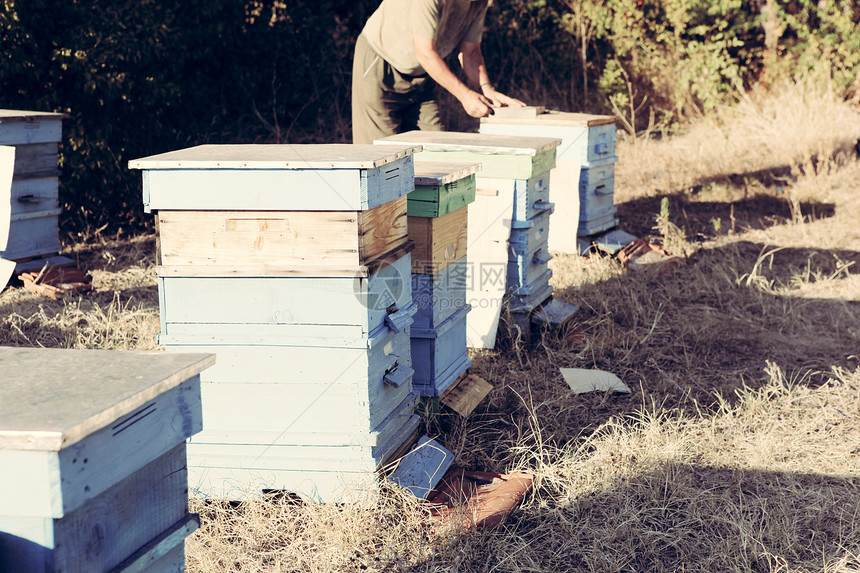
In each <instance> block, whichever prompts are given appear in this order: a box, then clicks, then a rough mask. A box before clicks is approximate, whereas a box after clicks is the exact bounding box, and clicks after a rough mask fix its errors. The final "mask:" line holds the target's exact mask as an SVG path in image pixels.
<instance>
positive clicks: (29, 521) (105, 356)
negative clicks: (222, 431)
mask: <svg viewBox="0 0 860 573" xmlns="http://www.w3.org/2000/svg"><path fill="white" fill-rule="evenodd" d="M213 362H214V356H212V355H200V354H197V355H187V354H164V353H154V352H122V351H98V350H60V349H42V348H39V349H31V348H0V366H2V369H3V384H2V385H0V570H2V571H27V572H28V573H40V572H45V573H48V572H53V571H88V572H89V571H92V572H99V571H138V570H141V565H143V564H148V565H149V566H150V567H151V569H148V570H153V571H168V570H169V571H183V570H184V566H185V557H184V543H183V540H184V538H185V537H186V536H187V535H188V534H189V533H190V532H191V531H193V530H194V529H196V527H197V523H198V522H197V518H196V516H194V515H191V514H189V513H188V484H187V475H186V455H185V440H186V439H187V438H189V437H190V436H191V435H192V434H194V433H196V432H198V431H200V429H201V426H202V415H201V405H200V380H199V373H200V371H201V370H203V369H204V368H206V367H207V366H209V365H211V364H212V363H213Z"/></svg>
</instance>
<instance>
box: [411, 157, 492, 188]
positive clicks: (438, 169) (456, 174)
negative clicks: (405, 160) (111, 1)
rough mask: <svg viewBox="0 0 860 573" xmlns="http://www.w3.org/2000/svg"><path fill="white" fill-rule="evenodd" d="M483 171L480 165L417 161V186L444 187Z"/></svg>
mask: <svg viewBox="0 0 860 573" xmlns="http://www.w3.org/2000/svg"><path fill="white" fill-rule="evenodd" d="M480 170H481V164H480V163H447V162H443V161H419V160H417V159H416V161H415V184H416V185H442V184H445V183H451V182H452V181H457V180H458V179H463V178H465V177H468V176H469V175H472V174H473V173H477V172H478V171H480Z"/></svg>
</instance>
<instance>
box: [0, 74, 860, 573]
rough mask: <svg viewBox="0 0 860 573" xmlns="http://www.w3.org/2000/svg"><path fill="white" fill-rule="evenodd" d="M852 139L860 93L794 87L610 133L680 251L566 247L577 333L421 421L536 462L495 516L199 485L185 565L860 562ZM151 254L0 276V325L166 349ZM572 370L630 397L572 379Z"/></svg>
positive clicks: (652, 230) (12, 332)
mask: <svg viewBox="0 0 860 573" xmlns="http://www.w3.org/2000/svg"><path fill="white" fill-rule="evenodd" d="M858 136H860V116H858V113H857V111H856V110H854V109H851V108H850V107H849V106H847V105H845V104H842V103H840V102H839V101H838V99H837V98H835V97H833V94H830V93H829V92H828V91H827V90H826V89H819V88H815V87H810V86H788V87H786V88H784V89H783V90H782V91H780V92H777V93H776V95H770V96H768V97H765V96H763V95H757V96H749V97H748V98H745V99H744V100H743V101H742V102H741V103H740V104H739V106H738V107H736V108H732V109H727V110H724V111H723V112H722V113H721V114H720V115H719V116H718V117H716V118H711V119H709V120H707V121H703V122H702V123H701V124H700V125H697V126H693V127H692V128H691V129H690V130H689V131H688V132H687V133H685V134H683V135H676V136H673V137H666V138H664V139H662V140H660V141H650V142H643V141H639V142H636V143H634V142H631V141H627V142H623V143H622V144H621V145H620V146H619V150H618V154H619V156H620V157H621V162H620V163H619V165H618V171H617V180H616V191H617V193H618V201H619V212H620V219H621V221H622V226H623V227H624V228H626V229H627V230H628V231H631V232H633V233H635V234H637V235H639V236H643V237H649V238H651V239H652V240H653V241H655V242H658V243H660V244H662V245H663V246H664V247H665V248H667V249H668V250H669V251H670V252H672V253H673V254H678V255H681V256H684V257H685V264H684V266H683V267H682V268H680V269H678V270H674V271H672V272H669V273H664V274H658V273H655V272H647V271H646V272H641V273H625V272H623V271H622V269H621V268H620V267H619V265H618V264H617V263H616V262H615V261H613V260H612V259H608V258H591V259H581V258H579V257H573V256H559V257H557V258H556V259H555V260H554V261H552V263H551V264H552V266H553V269H554V273H555V275H554V278H553V282H554V285H555V288H556V296H557V297H558V298H560V299H561V300H564V301H568V302H572V303H575V304H578V305H580V306H581V307H582V310H581V311H580V313H579V314H578V315H577V317H576V327H577V331H575V332H570V333H568V334H567V335H564V336H556V335H552V334H546V335H544V336H543V338H542V340H541V342H540V343H539V344H538V346H537V347H536V348H533V349H526V348H524V347H522V346H520V345H513V346H510V345H508V346H507V347H505V349H503V350H496V351H482V352H476V353H474V356H473V358H474V367H473V369H474V371H475V372H476V373H477V374H478V375H480V376H482V377H483V378H486V379H487V380H490V381H491V382H492V383H493V384H494V385H495V390H494V391H493V392H492V393H491V394H490V396H489V397H488V399H487V400H485V401H484V403H482V404H481V405H480V407H479V408H478V410H476V411H475V412H474V413H473V414H472V415H471V416H470V417H469V418H467V419H461V418H459V417H458V416H456V415H454V414H450V413H448V412H446V411H444V410H443V411H442V412H440V413H438V414H435V415H432V416H429V417H428V418H427V420H426V422H425V429H426V431H427V432H428V433H430V434H431V435H433V436H436V437H437V439H438V440H439V441H441V442H442V443H443V444H444V445H445V446H447V447H448V448H449V449H451V450H452V451H454V453H455V454H456V455H457V461H456V463H457V465H459V466H462V467H465V468H467V469H481V470H487V471H501V472H507V471H510V470H515V469H519V470H525V471H529V472H531V473H534V474H535V475H536V478H537V481H536V488H535V489H534V491H533V492H532V494H531V495H530V496H529V497H528V498H527V499H526V500H525V503H524V504H523V506H522V507H521V508H520V509H519V510H518V511H517V512H516V513H515V514H514V515H513V516H512V517H511V519H510V520H509V521H508V522H507V523H506V524H505V526H503V527H502V528H501V529H499V530H496V531H492V532H474V531H458V530H452V529H445V530H437V529H430V528H428V526H427V525H426V523H425V521H424V520H423V518H422V511H421V508H420V506H418V505H417V504H416V503H415V501H414V500H411V499H409V498H408V496H405V495H403V494H401V493H398V492H397V491H395V490H393V489H391V490H386V491H384V492H383V495H382V496H381V498H380V501H379V502H378V503H375V504H368V505H364V506H342V505H317V504H310V505H295V504H291V503H289V501H288V500H285V499H273V500H266V501H259V502H249V503H245V504H240V505H238V506H234V505H229V504H218V503H202V502H199V501H194V502H193V504H192V506H193V509H194V510H195V511H198V512H199V513H200V514H201V516H202V520H203V526H202V528H201V530H200V531H198V532H197V533H195V534H194V535H193V536H192V537H191V538H190V539H189V541H188V544H187V555H188V557H187V561H188V569H189V571H192V572H196V571H206V572H208V571H219V572H220V571H242V572H245V571H247V572H255V571H260V572H263V571H320V572H322V571H353V570H366V571H428V572H429V571H601V572H611V571H619V572H620V571H737V572H747V571H772V572H777V571H779V572H789V571H792V572H801V571H803V572H807V571H809V572H811V571H820V572H849V571H858V570H860V366H858V365H860V280H858V278H857V277H858V265H860V225H858V224H857V221H858V220H860V201H858V194H857V186H858V181H860V164H858V162H857V160H856V157H855V155H854V152H853V145H854V143H855V141H856V139H857V137H858ZM664 198H666V199H667V200H668V201H667V203H665V204H664V203H663V199H664ZM661 208H663V209H664V215H668V218H665V217H664V220H663V224H661V225H657V218H658V215H659V213H660V212H661ZM667 222H668V223H671V224H666V223H667ZM153 252H154V241H153V239H152V237H142V238H139V239H136V240H133V241H121V242H115V243H114V242H104V243H103V244H99V245H94V246H90V247H86V248H80V249H79V250H77V251H74V252H73V256H76V257H78V260H79V263H80V266H81V267H82V268H83V269H85V270H88V271H91V272H92V274H93V284H94V286H95V289H96V292H95V293H94V294H92V295H89V296H82V297H77V296H76V297H72V298H70V299H68V300H66V301H65V302H63V301H59V302H54V301H50V300H47V299H43V298H38V297H36V296H35V295H31V294H29V293H26V292H23V291H22V290H21V289H19V288H10V289H7V290H6V291H4V292H3V293H2V295H0V324H2V327H0V343H2V344H15V345H27V346H38V345H44V346H65V347H78V348H87V347H99V348H147V349H148V348H153V347H155V343H154V338H155V334H156V333H157V331H158V303H157V293H156V287H155V281H154V279H153V276H152V267H153ZM583 333H584V335H583ZM560 367H579V368H601V369H604V370H608V371H611V372H613V373H615V374H617V375H618V376H619V377H620V378H621V379H622V380H623V381H624V382H625V383H627V385H628V386H630V387H631V388H632V389H633V394H632V395H629V396H628V395H598V394H584V395H579V396H577V395H573V394H571V392H570V391H569V389H568V388H567V386H566V385H565V383H564V382H563V380H562V378H561V376H560V374H559V372H558V368H560Z"/></svg>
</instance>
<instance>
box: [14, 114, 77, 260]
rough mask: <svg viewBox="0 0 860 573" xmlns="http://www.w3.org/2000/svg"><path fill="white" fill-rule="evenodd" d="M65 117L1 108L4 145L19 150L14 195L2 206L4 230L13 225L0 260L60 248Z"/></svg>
mask: <svg viewBox="0 0 860 573" xmlns="http://www.w3.org/2000/svg"><path fill="white" fill-rule="evenodd" d="M64 117H66V116H65V115H64V114H61V113H48V112H37V111H21V110H11V109H0V145H7V146H12V147H14V148H15V164H14V169H13V175H12V186H11V197H10V198H9V202H8V206H7V207H6V208H3V206H2V205H0V219H3V220H4V223H3V224H0V228H5V227H6V225H8V229H9V230H8V240H6V241H5V247H3V249H2V250H0V258H3V259H9V260H16V261H18V260H26V259H29V258H34V257H39V256H42V255H51V254H56V253H57V252H58V251H59V250H60V240H59V234H58V217H59V214H60V213H61V212H62V209H61V208H60V205H59V184H58V176H59V169H58V167H57V153H58V148H59V142H60V140H61V139H62V120H63V118H64ZM4 203H5V201H4ZM2 243H3V241H0V244H2Z"/></svg>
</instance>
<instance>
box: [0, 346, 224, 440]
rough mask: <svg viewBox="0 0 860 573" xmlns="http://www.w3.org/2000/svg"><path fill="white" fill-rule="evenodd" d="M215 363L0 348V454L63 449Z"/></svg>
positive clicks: (153, 355)
mask: <svg viewBox="0 0 860 573" xmlns="http://www.w3.org/2000/svg"><path fill="white" fill-rule="evenodd" d="M214 362H215V357H214V356H213V355H211V354H208V355H201V354H197V355H190V356H189V355H180V354H165V353H161V352H136V351H135V352H132V351H129V352H117V351H108V350H67V349H56V348H0V365H2V369H3V373H4V375H3V382H4V383H3V384H2V385H0V448H3V449H20V450H48V451H58V450H60V448H65V447H68V446H69V445H71V444H74V443H76V442H78V441H79V440H81V439H83V438H84V437H86V436H88V435H90V434H92V433H94V432H95V431H97V430H100V429H102V428H104V427H106V426H109V425H110V424H112V423H113V422H114V421H115V420H117V419H118V418H120V417H122V416H123V415H126V414H129V413H131V412H133V411H135V410H137V409H138V408H140V407H141V406H143V405H144V404H146V403H147V402H149V401H151V400H153V399H154V398H156V397H158V396H159V395H161V394H162V393H164V392H166V391H167V390H169V389H171V388H175V387H177V386H179V385H180V384H182V383H183V382H185V381H186V380H188V379H189V378H191V377H193V376H195V375H196V374H198V373H199V372H201V371H202V370H203V369H205V368H207V367H209V366H211V365H212V364H214ZM34 373H38V375H36V376H34V375H33V374H34Z"/></svg>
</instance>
